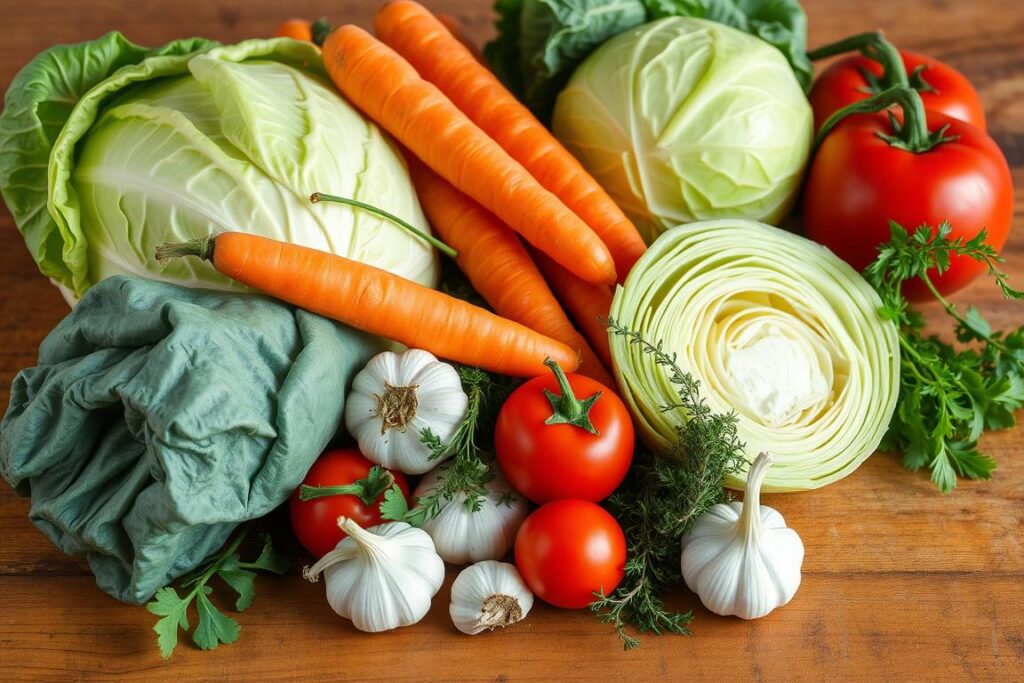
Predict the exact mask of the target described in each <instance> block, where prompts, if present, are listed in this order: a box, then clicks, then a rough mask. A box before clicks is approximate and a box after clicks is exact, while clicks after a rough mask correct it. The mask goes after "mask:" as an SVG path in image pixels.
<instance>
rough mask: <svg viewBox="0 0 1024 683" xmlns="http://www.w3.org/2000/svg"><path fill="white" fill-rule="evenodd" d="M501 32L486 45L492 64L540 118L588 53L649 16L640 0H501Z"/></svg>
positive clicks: (547, 113)
mask: <svg viewBox="0 0 1024 683" xmlns="http://www.w3.org/2000/svg"><path fill="white" fill-rule="evenodd" d="M495 10H496V11H497V12H498V15H499V17H500V19H499V22H498V37H497V38H496V39H495V40H494V41H493V42H491V43H489V44H488V45H487V46H486V47H485V48H484V55H485V56H486V58H487V61H488V63H489V64H490V65H491V68H492V69H494V71H495V73H496V74H497V75H498V77H499V78H500V79H501V80H502V81H503V82H504V83H505V85H506V86H508V88H509V89H510V90H511V91H512V92H513V93H515V94H516V96H517V97H519V99H521V100H522V101H523V102H525V103H526V105H527V106H528V107H530V109H531V110H532V111H533V112H534V114H536V115H537V117H538V118H540V119H541V120H542V121H548V120H550V118H551V109H552V107H553V106H554V101H555V97H557V95H558V92H559V91H560V90H561V89H562V87H563V86H564V85H565V83H566V81H568V80H569V77H570V76H571V75H572V72H573V70H574V69H575V68H576V67H577V66H578V65H579V64H580V62H582V61H583V60H584V59H585V58H586V57H587V55H589V54H590V53H591V52H593V51H594V50H595V49H596V48H597V47H598V46H599V45H601V43H603V42H604V41H606V40H608V39H609V38H611V37H612V36H615V35H618V34H619V33H621V32H623V31H625V30H627V29H630V28H633V27H634V26H639V25H640V24H642V23H644V22H645V21H647V13H646V10H645V9H644V4H643V2H642V1H641V0H498V1H497V3H496V4H495Z"/></svg>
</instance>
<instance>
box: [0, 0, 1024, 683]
mask: <svg viewBox="0 0 1024 683" xmlns="http://www.w3.org/2000/svg"><path fill="white" fill-rule="evenodd" d="M0 4H2V8H0V88H3V89H4V90H6V87H7V85H8V84H9V82H10V80H11V78H13V76H14V74H15V73H16V72H17V70H18V69H19V68H21V67H22V66H23V65H24V64H25V63H26V62H27V61H28V60H29V59H31V58H32V56H33V55H35V54H36V53H38V52H39V51H41V50H43V49H45V48H47V47H50V46H51V45H53V44H56V43H63V42H74V41H80V40H84V39H88V38H94V37H96V36H99V35H101V34H102V33H104V32H106V31H108V30H110V29H114V28H117V29H119V30H121V31H123V32H124V33H125V34H127V35H128V36H129V37H130V38H131V39H133V40H135V41H136V42H140V43H143V44H151V45H155V44H159V43H162V42H165V41H167V40H170V39H173V38H179V37H184V36H188V35H203V36H208V37H210V38H216V39H219V40H222V41H226V42H233V41H238V40H242V39H244V38H247V37H251V36H264V35H268V34H269V33H270V32H272V30H273V28H274V26H275V25H276V23H277V22H278V21H279V20H280V19H281V18H283V17H285V16H291V15H296V16H309V17H316V16H320V15H323V14H326V15H328V16H329V18H330V19H331V20H333V21H334V22H343V21H350V22H356V23H359V24H363V25H366V26H369V25H370V20H371V17H372V12H373V10H374V9H375V7H376V4H377V0H358V1H357V0H347V1H346V0H341V1H339V0H334V1H332V2H323V1H321V2H316V1H309V0H304V1H301V2H291V3H282V2H274V1H271V0H249V1H248V2H244V1H242V0H238V1H235V2H230V1H228V0H136V1H135V2H132V3H124V2H121V1H119V0H88V1H87V2H75V1H73V0H64V1H63V2H60V1H56V0H2V3H0ZM428 4H429V5H430V6H431V7H433V8H434V9H438V10H444V11H448V12H451V13H453V14H456V15H458V16H459V17H461V18H462V19H463V20H464V22H465V23H466V25H467V26H468V27H469V30H470V32H471V33H472V35H474V36H475V37H476V38H477V39H478V40H484V39H486V38H488V37H489V36H490V35H491V34H492V28H491V21H492V20H491V14H490V9H489V3H488V2H487V1H486V0H433V1H432V2H428ZM805 5H806V7H807V11H808V14H809V17H810V33H811V44H812V45H817V44H821V43H823V42H825V41H827V40H831V39H835V38H838V37H840V36H842V35H846V34H850V33H853V32H856V31H861V30H868V29H874V28H878V27H881V28H884V29H885V30H886V31H887V32H888V35H889V36H890V38H892V39H893V40H894V41H895V42H896V43H897V44H898V45H900V46H901V47H906V48H911V49H915V50H920V51H923V52H925V53H928V54H931V55H934V56H936V57H938V58H940V59H943V60H946V61H948V62H950V63H951V64H953V65H955V66H956V67H958V68H960V69H961V70H962V71H963V72H964V73H966V74H967V76H968V77H969V78H970V79H971V80H972V81H973V82H974V83H975V84H976V85H977V86H978V88H979V90H980V92H981V96H982V99H983V101H984V102H985V105H986V108H987V113H988V116H989V125H990V132H991V133H992V135H993V136H994V137H995V139H996V140H997V141H998V142H999V144H1000V145H1001V146H1002V148H1003V150H1004V152H1005V153H1006V156H1007V158H1008V159H1009V160H1010V163H1011V165H1012V166H1013V169H1014V179H1015V183H1016V190H1017V204H1016V213H1015V217H1016V233H1015V234H1014V235H1013V236H1012V237H1011V240H1010V243H1009V244H1008V246H1007V249H1006V251H1005V255H1006V257H1007V259H1008V264H1007V270H1008V271H1009V272H1010V273H1011V275H1012V276H1013V278H1014V279H1015V280H1016V283H1017V284H1018V286H1020V285H1021V284H1022V283H1024V211H1022V206H1024V38H1022V36H1024V6H1022V5H1021V3H1020V1H1019V0H974V1H972V2H952V1H946V0H931V1H927V2H926V1H909V0H870V1H864V2H847V1H846V0H806V2H805ZM958 298H959V300H960V301H963V302H965V303H966V302H971V303H974V304H975V305H977V306H978V307H979V308H980V309H981V310H982V312H983V313H984V314H986V315H988V316H990V318H991V319H992V321H993V323H996V324H998V325H999V326H1008V325H1011V324H1012V325H1019V324H1021V323H1022V322H1024V308H1022V307H1020V306H1016V307H1014V306H1011V305H1008V304H1005V303H1003V302H1001V301H1000V300H999V298H998V295H997V293H996V291H995V290H994V289H993V288H991V287H988V286H986V285H982V284H976V285H975V286H973V287H971V288H970V289H969V290H967V291H966V292H965V293H963V295H962V296H959V297H958ZM66 312H67V309H66V307H65V305H64V303H63V301H62V300H61V299H60V297H59V296H58V294H57V292H56V290H55V289H53V288H52V287H51V286H50V285H49V284H48V283H47V281H46V280H45V279H44V278H43V277H42V276H40V275H39V274H38V272H37V270H36V268H35V266H34V264H33V263H32V261H31V259H30V258H29V255H28V253H27V252H26V250H25V249H24V247H23V245H22V242H21V239H20V237H19V236H18V234H17V232H16V231H15V229H14V224H13V221H12V220H11V218H10V215H9V214H8V213H7V212H6V210H0V403H2V405H4V406H6V404H7V398H8V391H9V388H10V381H11V379H12V378H13V376H14V374H15V373H16V372H17V371H18V370H19V369H21V368H23V367H26V366H29V365H32V364H33V363H34V361H35V357H36V350H37V348H38V345H39V342H40V341H41V340H42V338H43V337H44V336H45V334H46V333H47V331H48V330H50V329H51V328H52V327H53V325H54V324H55V323H57V321H58V320H60V319H61V317H62V316H63V315H64V314H65V313H66ZM983 445H984V448H985V449H986V450H987V451H988V452H990V453H991V454H992V455H993V456H995V457H996V459H997V460H998V461H999V469H998V470H997V472H996V475H995V478H994V479H993V480H992V481H989V482H972V483H963V484H961V486H960V487H959V488H958V489H957V490H956V492H955V493H953V494H952V495H949V496H943V495H940V494H939V493H937V492H936V491H935V490H934V488H933V487H932V485H931V483H930V482H929V481H928V480H927V477H926V476H925V475H923V474H913V473H910V472H907V471H905V470H903V469H902V468H901V467H900V465H899V463H898V461H897V459H896V458H895V457H893V456H888V455H876V456H875V457H873V458H872V459H870V460H869V461H868V462H867V464H865V465H864V466H863V467H862V468H861V469H860V470H859V471H857V472H856V473H855V474H854V475H852V476H850V477H849V478H847V479H845V480H844V481H841V482H839V483H837V484H834V485H832V486H829V487H828V488H826V489H823V490H820V491H815V492H811V493H804V494H789V495H772V496H766V503H767V504H768V505H771V506H774V507H776V508H777V509H778V510H780V511H781V512H782V513H783V514H784V515H785V517H786V519H787V521H788V522H789V525H790V526H792V527H793V528H795V529H797V530H798V531H799V532H800V534H801V536H802V537H803V540H804V543H805V545H806V549H807V555H806V560H805V564H804V574H803V584H802V586H801V588H800V591H799V593H798V594H797V596H796V598H795V599H794V600H793V602H792V603H791V604H790V605H788V606H787V607H785V608H784V609H781V610H778V611H776V612H775V613H773V614H771V615H770V616H768V617H767V618H764V619H761V620H758V621H755V622H744V621H740V620H737V619H730V618H721V617H716V616H714V615H711V614H709V613H708V612H707V611H706V610H704V609H702V608H701V607H700V605H699V603H698V602H697V601H696V599H695V598H694V597H693V596H692V595H690V594H689V593H688V592H686V591H685V590H683V589H680V590H679V592H678V595H676V596H673V600H674V601H676V602H678V603H679V605H681V606H686V605H689V606H692V607H693V608H694V609H695V613H696V619H695V620H694V623H693V630H694V635H693V636H692V637H676V636H672V637H661V638H657V637H646V638H644V641H643V645H642V647H641V648H640V649H639V650H636V651H632V652H623V651H622V649H621V646H620V644H619V642H618V640H617V639H616V637H615V635H614V633H613V632H612V631H611V629H610V628H608V627H606V626H604V625H601V624H599V623H598V622H597V621H596V620H595V619H594V618H593V617H592V616H591V615H590V614H589V613H587V612H569V611H561V610H556V609H553V608H549V607H546V606H543V605H538V606H537V607H535V608H534V610H533V612H531V613H530V616H529V618H528V619H527V620H526V621H525V622H523V623H522V624H520V625H517V626H515V627H514V628H512V629H509V630H507V631H505V632H500V633H493V634H485V635H481V636H477V637H472V638H471V637H468V636H463V635H461V634H459V633H458V632H457V631H455V629H454V628H453V627H452V625H451V623H450V620H449V618H448V614H447V604H448V587H447V584H446V586H445V588H444V589H442V591H441V592H440V593H439V594H438V596H437V597H436V598H435V602H434V609H433V610H432V611H431V613H430V615H429V616H428V617H427V618H426V619H425V620H424V621H423V622H421V623H420V624H418V625H416V626H413V627H410V628H406V629H401V630H399V631H393V632H390V633H385V634H379V635H367V634H362V633H359V632H357V631H355V630H354V629H353V628H352V627H351V625H350V624H349V623H348V622H347V621H344V620H342V619H340V618H338V617H336V616H335V615H334V614H333V613H332V612H331V610H330V608H329V607H328V605H327V603H326V601H325V600H324V597H323V585H322V584H318V585H311V584H308V583H306V582H304V581H302V579H301V578H300V577H299V576H297V575H295V574H294V572H293V574H292V575H290V576H288V577H285V578H280V579H276V578H260V579H258V580H257V596H256V600H255V602H254V604H253V606H252V607H251V608H250V609H249V610H248V611H247V612H245V613H244V614H242V615H241V616H240V621H241V623H242V625H243V632H242V637H241V639H240V641H239V642H238V643H237V644H235V645H232V646H228V647H221V648H220V649H218V650H216V651H214V652H200V651H198V650H196V649H195V648H193V647H191V645H189V644H187V643H186V644H183V645H180V646H179V648H178V651H177V652H176V653H175V655H174V656H173V658H172V659H171V660H170V661H166V662H165V661H162V660H161V659H160V656H159V654H158V652H157V649H156V644H155V642H154V636H153V633H152V632H151V631H150V627H151V626H152V624H153V621H154V618H153V617H152V615H150V614H149V613H147V612H146V611H145V610H143V609H141V608H138V607H131V606H128V605H122V604H120V603H118V602H116V601H115V600H113V599H112V598H110V597H108V596H107V595H105V594H104V593H102V592H101V591H100V590H98V589H97V588H96V587H95V585H94V583H93V580H92V577H91V575H90V574H89V572H88V571H87V569H86V567H85V565H84V563H83V562H82V561H80V560H78V559H75V558H68V557H65V556H64V555H62V554H61V553H60V552H59V551H58V550H56V548H55V547H54V546H52V545H51V544H50V543H49V541H47V540H46V539H45V538H44V537H43V535H42V534H41V533H39V532H38V531H37V530H36V529H35V528H34V527H32V525H31V524H30V523H29V521H28V518H27V510H28V504H27V502H26V501H25V500H23V499H19V498H17V497H15V495H14V494H13V493H12V492H11V491H10V490H9V489H8V488H7V487H6V486H0V539H2V542H0V681H12V682H13V681H41V680H112V679H118V680H147V681H158V680H160V681H163V680H168V681H172V680H176V681H182V680H201V679H211V680H228V681H256V680H298V679H321V680H332V681H336V680H355V681H368V680H377V679H387V680H390V681H394V682H396V683H397V682H398V681H426V680H456V679H465V680H487V681H577V680H579V681H592V680H605V679H607V680H648V681H662V680H688V681H732V680H754V681H761V680H767V681H777V680H853V681H860V680H864V681H874V680H881V681H925V680H929V681H930V680H934V681H944V680H950V681H952V680H957V681H960V680H965V681H974V680H977V681H990V680H1006V681H1011V680H1024V535H1022V523H1024V458H1022V451H1024V435H1022V432H1021V430H1020V429H1018V430H1016V431H1015V432H1004V433H1000V434H995V435H991V436H988V437H986V438H985V440H984V442H983ZM270 523H271V524H273V523H275V522H274V521H273V520H271V522H270ZM280 535H281V536H282V537H285V536H286V534H283V533H282V534H280ZM452 575H453V572H451V571H450V572H449V583H450V580H451V577H452Z"/></svg>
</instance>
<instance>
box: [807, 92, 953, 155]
mask: <svg viewBox="0 0 1024 683" xmlns="http://www.w3.org/2000/svg"><path fill="white" fill-rule="evenodd" d="M894 105H895V106H898V107H899V108H900V109H901V110H902V111H903V122H902V123H901V122H900V121H898V120H897V119H896V117H895V116H894V115H893V114H892V113H891V112H890V114H889V121H890V124H891V125H892V129H893V134H892V135H884V134H879V137H880V138H882V139H883V140H885V141H886V142H887V143H889V144H890V145H891V146H893V147H898V148H900V149H905V150H907V151H908V152H912V153H913V154H923V153H924V152H927V151H929V150H930V149H933V148H934V147H936V146H937V145H941V144H942V143H944V142H950V141H952V140H955V139H956V136H949V135H946V129H947V128H948V126H943V127H942V128H939V129H938V130H936V131H929V130H928V119H927V115H926V113H925V109H924V102H922V101H921V96H920V95H919V94H918V93H917V91H916V90H914V89H913V88H911V87H909V86H905V85H897V86H894V87H892V88H889V89H888V90H883V91H882V92H880V93H878V94H877V95H874V96H872V97H869V98H868V99H866V100H861V101H859V102H854V103H853V104H851V105H848V106H846V107H843V108H842V109H840V110H839V111H837V112H836V113H834V114H832V116H830V117H828V119H827V120H826V121H825V123H823V124H822V125H821V130H819V131H818V135H817V137H816V138H815V141H814V146H815V148H818V147H820V146H821V143H822V142H824V140H825V138H826V137H828V134H829V133H831V132H832V130H833V129H834V128H835V127H836V126H837V125H839V122H840V121H842V120H843V119H845V118H846V117H848V116H852V115H854V114H873V113H875V112H879V111H882V110H884V109H888V108H889V107H892V106H894Z"/></svg>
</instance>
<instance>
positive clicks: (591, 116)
mask: <svg viewBox="0 0 1024 683" xmlns="http://www.w3.org/2000/svg"><path fill="white" fill-rule="evenodd" d="M552 127H553V129H554V132H555V135H556V136H557V137H558V138H559V139H560V140H561V141H562V142H563V143H564V144H565V145H566V146H567V147H568V148H569V150H570V151H572V152H573V154H575V155H576V156H577V157H578V158H579V159H580V161H581V162H582V163H583V165H584V166H585V167H586V168H587V170H589V171H590V172H591V173H592V174H593V175H594V177H595V178H597V180H598V181H599V182H600V183H601V185H603V186H604V188H605V189H606V190H608V192H609V193H610V194H611V196H612V198H613V199H615V200H616V201H617V202H618V203H619V205H620V206H622V208H623V209H624V210H625V211H626V213H627V214H628V215H629V217H630V218H631V219H632V220H633V221H634V222H635V223H636V225H637V227H638V228H640V231H641V233H642V234H643V235H644V237H645V238H646V239H647V240H648V242H651V241H653V240H654V239H655V238H656V237H657V236H658V235H659V234H660V233H661V232H662V231H663V230H665V229H667V228H670V227H673V226H676V225H679V224H680V223H687V222H691V221H696V220H705V219H714V218H749V219H754V220H759V221H764V222H767V223H776V222H778V221H779V220H780V219H781V218H782V217H783V216H784V215H785V214H786V212H787V211H788V210H789V208H790V207H791V206H792V204H793V202H794V201H795V199H796V194H797V192H798V191H799V187H800V180H801V178H802V175H803V170H804V166H805V165H806V163H807V158H808V155H809V153H810V149H811V138H812V133H813V125H812V115H811V108H810V105H809V104H808V102H807V98H806V97H805V96H804V93H803V91H802V89H801V87H800V84H799V83H798V82H797V79H796V76H795V75H794V73H793V69H792V68H791V67H790V65H789V63H788V62H787V61H786V59H785V57H784V56H783V55H782V53H781V52H780V51H779V50H778V49H776V48H775V47H773V46H772V45H769V44H768V43H766V42H764V41H763V40H761V39H759V38H756V37H754V36H751V35H749V34H747V33H743V32H742V31H739V30H737V29H734V28H730V27H729V26H725V25H723V24H719V23H715V22H711V21H706V20H702V19H691V18H682V17H671V18H667V19H662V20H659V21H655V22H652V23H649V24H646V25H644V26H641V27H639V28H635V29H632V30H629V31H626V32H625V33H622V34H619V35H618V36H616V37H615V38H612V39H611V40H609V41H608V42H606V43H605V44H604V45H602V46H601V47H600V48H599V49H598V50H597V51H595V52H594V53H593V54H592V55H591V56H590V57H589V58H587V60H586V61H585V62H584V63H583V64H582V65H581V66H580V67H579V68H578V69H577V70H576V72H575V73H574V74H573V76H572V78H571V79H570V81H569V84H568V86H567V87H566V88H565V90H563V91H562V93H561V94H560V95H559V97H558V101H557V103H556V105H555V114H554V120H553V124H552Z"/></svg>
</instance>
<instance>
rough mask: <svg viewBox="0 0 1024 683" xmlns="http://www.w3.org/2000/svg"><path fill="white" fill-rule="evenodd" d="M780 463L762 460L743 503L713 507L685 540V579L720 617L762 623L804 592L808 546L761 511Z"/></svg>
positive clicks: (763, 457)
mask: <svg viewBox="0 0 1024 683" xmlns="http://www.w3.org/2000/svg"><path fill="white" fill-rule="evenodd" d="M774 460H775V458H774V456H772V455H771V454H770V453H761V454H760V455H758V456H757V458H756V459H755V460H754V463H753V464H752V465H751V466H750V470H749V471H748V472H747V493H746V497H745V498H744V500H743V503H742V504H741V503H729V504H728V505H726V504H723V503H719V504H718V505H714V506H712V507H711V509H709V510H708V511H707V512H705V513H704V514H702V515H701V516H700V517H698V518H697V521H696V522H695V523H694V525H693V528H692V529H691V530H690V532H689V533H688V534H686V535H685V536H684V537H683V556H682V566H683V578H684V579H685V580H686V585H687V586H689V587H690V590H692V591H693V592H695V593H696V594H697V595H698V596H700V600H701V602H703V603H704V606H705V607H707V608H708V609H709V610H711V611H712V612H714V613H715V614H721V615H736V616H738V617H741V618H743V619H757V618H759V617H763V616H764V615H766V614H768V613H769V612H771V611H772V610H773V609H775V608H776V607H781V606H782V605H785V604H786V603H787V602H789V601H790V600H791V599H792V597H793V596H794V595H795V594H796V590H797V588H799V587H800V565H801V564H803V561H804V544H803V542H802V541H801V540H800V536H799V535H797V533H796V532H795V531H793V530H792V529H789V528H787V527H786V522H785V520H783V519H782V515H780V514H779V513H778V512H776V511H775V510H773V509H772V508H770V507H762V506H761V484H762V483H763V482H764V478H765V474H766V473H767V471H768V467H769V466H770V465H771V464H772V462H773V461H774Z"/></svg>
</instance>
